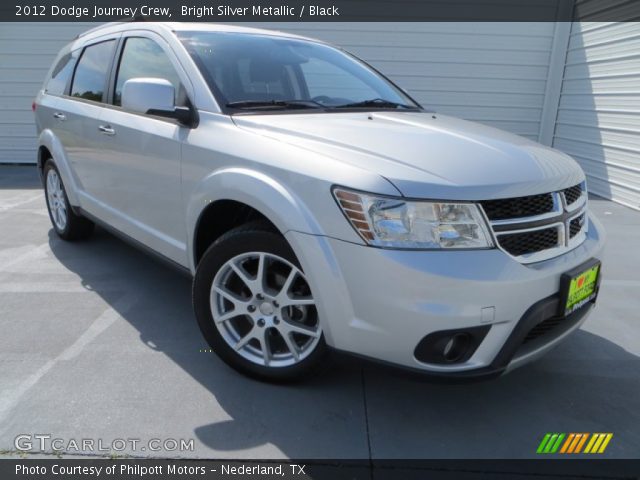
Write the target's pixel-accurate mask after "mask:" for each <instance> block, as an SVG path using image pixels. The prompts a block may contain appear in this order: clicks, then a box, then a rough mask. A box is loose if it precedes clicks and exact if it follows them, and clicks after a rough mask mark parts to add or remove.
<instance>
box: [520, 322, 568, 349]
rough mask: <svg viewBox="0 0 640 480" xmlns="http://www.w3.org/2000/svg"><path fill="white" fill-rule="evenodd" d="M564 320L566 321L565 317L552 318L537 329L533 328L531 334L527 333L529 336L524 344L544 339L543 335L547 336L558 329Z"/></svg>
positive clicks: (525, 338) (538, 325)
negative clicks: (540, 338)
mask: <svg viewBox="0 0 640 480" xmlns="http://www.w3.org/2000/svg"><path fill="white" fill-rule="evenodd" d="M562 320H564V317H551V318H548V319H547V320H545V321H543V322H540V323H539V324H537V325H536V326H535V327H533V328H532V329H531V330H530V331H529V333H527V336H526V337H524V340H523V341H522V343H523V344H526V343H528V342H530V341H532V340H535V339H536V338H539V337H542V336H543V335H547V334H548V333H551V332H552V331H553V330H555V329H556V327H557V326H558V325H560V323H562Z"/></svg>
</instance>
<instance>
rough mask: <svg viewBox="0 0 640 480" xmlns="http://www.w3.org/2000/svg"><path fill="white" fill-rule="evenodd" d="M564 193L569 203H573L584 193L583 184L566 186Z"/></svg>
mask: <svg viewBox="0 0 640 480" xmlns="http://www.w3.org/2000/svg"><path fill="white" fill-rule="evenodd" d="M562 193H564V198H565V199H566V201H567V205H571V204H572V203H574V202H576V201H577V200H578V199H579V198H580V195H582V184H578V185H575V186H573V187H569V188H565V189H564V190H563V191H562Z"/></svg>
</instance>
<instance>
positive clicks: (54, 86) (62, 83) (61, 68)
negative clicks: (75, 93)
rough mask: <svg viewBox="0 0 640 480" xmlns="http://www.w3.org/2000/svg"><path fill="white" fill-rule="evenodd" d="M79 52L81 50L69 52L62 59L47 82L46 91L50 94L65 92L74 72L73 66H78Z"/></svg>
mask: <svg viewBox="0 0 640 480" xmlns="http://www.w3.org/2000/svg"><path fill="white" fill-rule="evenodd" d="M79 52H80V51H79V50H76V51H75V52H69V53H67V54H66V55H65V56H64V57H62V58H61V59H60V61H59V62H58V64H57V65H56V66H55V68H54V69H53V72H51V78H50V79H49V81H48V82H47V86H46V87H45V92H47V93H48V94H49V95H62V94H64V93H65V88H66V86H67V83H69V80H70V79H71V75H72V74H73V67H75V66H76V60H77V59H78V54H79Z"/></svg>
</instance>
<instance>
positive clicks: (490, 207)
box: [482, 193, 554, 220]
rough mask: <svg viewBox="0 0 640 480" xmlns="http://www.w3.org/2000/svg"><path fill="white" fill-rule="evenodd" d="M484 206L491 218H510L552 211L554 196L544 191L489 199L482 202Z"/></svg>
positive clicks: (488, 216)
mask: <svg viewBox="0 0 640 480" xmlns="http://www.w3.org/2000/svg"><path fill="white" fill-rule="evenodd" d="M482 208H484V211H485V213H486V214H487V218H489V220H509V219H512V218H521V217H531V216H534V215H542V214H544V213H549V212H552V211H553V208H554V204H553V196H552V195H551V194H550V193H544V194H542V195H531V196H529V197H517V198H506V199H504V200H487V201H484V202H482Z"/></svg>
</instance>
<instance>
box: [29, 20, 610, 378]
mask: <svg viewBox="0 0 640 480" xmlns="http://www.w3.org/2000/svg"><path fill="white" fill-rule="evenodd" d="M34 109H35V114H36V120H37V128H38V132H39V150H38V165H39V168H40V171H41V173H42V178H43V183H44V188H45V193H46V195H45V197H46V201H47V206H48V209H49V214H50V217H51V221H52V224H53V228H54V229H55V232H56V233H57V234H58V235H59V236H60V237H62V238H63V239H65V240H77V239H82V238H85V237H88V236H89V235H90V234H91V232H92V230H93V227H94V224H96V223H98V224H100V225H102V226H104V227H106V228H108V229H110V230H112V231H113V232H114V233H116V234H118V235H120V236H122V237H124V238H126V239H129V240H132V241H133V242H134V243H135V244H136V245H138V246H141V247H143V248H144V249H146V250H148V251H150V252H153V253H155V254H157V255H159V256H161V257H163V258H164V259H166V260H168V261H169V262H171V263H173V264H175V265H176V266H178V267H179V268H182V269H184V270H186V271H188V272H189V273H190V274H191V275H192V276H193V306H194V310H195V316H196V318H197V321H198V323H199V326H200V329H201V330H202V333H203V335H204V337H205V338H206V340H207V342H208V343H209V344H210V345H211V348H212V349H213V350H214V351H215V352H216V353H217V354H218V355H219V356H220V357H221V358H222V359H223V360H224V361H225V362H226V363H228V364H229V365H231V366H232V367H234V368H235V369H237V370H239V371H241V372H243V373H245V374H248V375H251V376H254V377H258V378H262V379H268V380H274V381H277V380H288V379H294V378H301V377H304V376H307V375H309V374H310V373H313V372H314V371H315V370H317V369H318V368H319V367H321V366H322V365H323V364H325V363H326V360H327V354H328V353H329V352H330V351H331V350H340V351H344V352H348V353H352V354H356V355H359V356H363V357H367V358H370V359H375V360H378V361H381V362H385V363H389V364H391V365H395V366H400V367H404V368H408V369H413V370H417V371H422V372H425V373H428V374H431V375H440V376H448V377H490V376H494V375H499V374H501V373H503V372H505V371H507V370H509V369H511V368H513V367H515V366H518V365H520V364H523V363H524V362H527V361H529V360H531V359H533V358H535V357H538V356H539V355H541V354H543V353H544V352H546V351H547V350H549V349H550V348H551V347H552V346H554V345H555V344H557V343H559V342H560V341H561V340H562V339H564V338H565V337H566V336H567V335H568V334H569V333H571V332H572V331H573V330H575V329H577V328H578V327H579V326H580V325H581V323H582V322H583V321H584V320H585V318H586V316H587V314H588V313H589V311H590V310H591V309H592V307H593V305H594V302H595V299H596V295H597V293H598V285H599V279H600V261H599V260H598V259H599V257H600V255H601V252H602V247H603V241H604V240H603V231H602V227H601V226H600V224H599V223H598V222H597V220H596V219H595V218H594V217H593V216H592V215H591V214H590V213H589V211H588V208H587V206H588V203H587V189H586V183H585V176H584V173H583V172H582V170H581V169H580V167H579V166H578V165H577V164H576V162H575V161H574V160H573V159H571V158H570V157H569V156H567V155H565V154H563V153H561V152H558V151H555V150H552V149H550V148H547V147H545V146H542V145H539V144H537V143H534V142H532V141H529V140H526V139H524V138H521V137H518V136H515V135H512V134H509V133H505V132H502V131H500V130H496V129H494V128H490V127H487V126H483V125H479V124H475V123H471V122H467V121H463V120H458V119H455V118H451V117H448V116H445V115H440V114H437V113H434V112H430V111H427V110H425V109H423V108H422V107H421V106H420V105H419V104H418V103H416V102H415V101H414V100H413V99H412V98H411V97H410V96H409V95H408V94H407V93H406V92H404V91H403V90H402V89H400V88H398V87H397V86H395V85H394V84H393V83H392V82H391V81H389V80H388V79H387V78H385V77H384V76H383V75H382V74H380V73H379V72H377V71H376V70H374V69H373V68H372V67H370V66H368V65H367V64H366V63H364V62H362V61H360V60H359V59H357V58H355V57H354V56H352V55H350V54H348V53H346V52H344V51H342V50H340V49H338V48H335V47H332V46H330V45H327V44H325V43H322V42H319V41H314V40H310V39H306V38H302V37H298V36H294V35H288V34H284V33H279V32H269V31H264V30H255V29H249V28H241V27H232V26H215V25H206V24H186V23H176V24H171V23H140V22H130V23H116V24H109V25H106V26H102V27H98V28H96V29H93V30H90V31H89V32H87V33H85V34H83V35H80V36H79V37H78V38H76V39H75V40H74V41H72V42H71V43H70V44H69V45H68V46H66V47H65V48H64V49H63V50H62V51H61V52H60V54H59V56H58V58H57V59H56V61H55V62H54V65H53V67H52V69H51V72H50V74H49V76H48V79H47V80H46V82H45V85H44V87H43V89H42V90H41V91H40V92H39V93H38V96H37V98H36V101H35V102H34Z"/></svg>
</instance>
